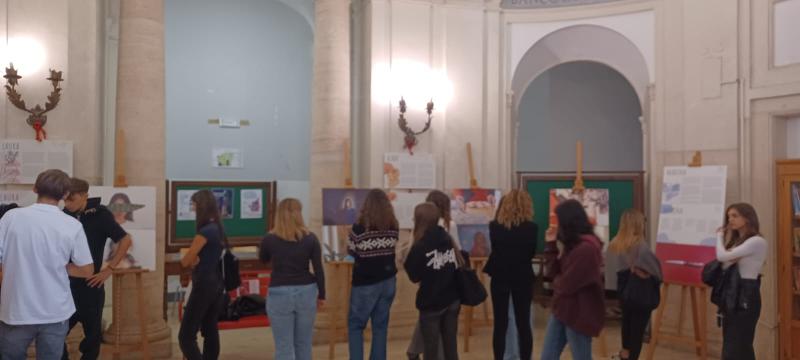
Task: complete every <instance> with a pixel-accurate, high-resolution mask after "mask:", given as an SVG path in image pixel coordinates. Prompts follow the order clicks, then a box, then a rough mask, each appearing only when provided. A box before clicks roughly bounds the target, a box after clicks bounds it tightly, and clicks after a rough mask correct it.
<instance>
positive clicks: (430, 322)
mask: <svg viewBox="0 0 800 360" xmlns="http://www.w3.org/2000/svg"><path fill="white" fill-rule="evenodd" d="M460 308H461V304H460V303H459V302H458V301H456V302H454V303H453V304H451V305H450V306H448V307H446V308H444V309H443V310H439V311H420V313H419V326H420V329H421V331H422V341H423V345H424V351H423V353H422V356H423V358H424V359H425V360H458V343H457V341H458V311H459V309H460ZM440 343H441V346H442V347H443V348H444V359H441V358H440V357H439V348H440V345H439V344H440Z"/></svg>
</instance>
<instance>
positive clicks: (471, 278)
mask: <svg viewBox="0 0 800 360" xmlns="http://www.w3.org/2000/svg"><path fill="white" fill-rule="evenodd" d="M456 283H457V284H458V297H459V298H460V300H461V304H462V305H468V306H478V305H480V304H482V303H483V302H484V301H486V297H487V296H488V294H487V293H486V288H484V287H483V284H481V281H480V280H479V279H478V274H476V273H475V270H473V269H469V268H466V267H460V268H458V269H456Z"/></svg>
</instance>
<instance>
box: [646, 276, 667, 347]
mask: <svg viewBox="0 0 800 360" xmlns="http://www.w3.org/2000/svg"><path fill="white" fill-rule="evenodd" d="M668 296H669V284H666V283H665V284H663V285H662V286H661V304H660V305H659V306H658V310H656V318H655V320H654V321H653V327H652V329H651V332H652V336H651V337H650V345H648V346H647V354H646V357H645V358H646V359H647V360H653V355H654V354H655V352H656V346H658V338H659V336H660V335H661V319H662V318H663V317H664V309H665V308H666V307H667V297H668Z"/></svg>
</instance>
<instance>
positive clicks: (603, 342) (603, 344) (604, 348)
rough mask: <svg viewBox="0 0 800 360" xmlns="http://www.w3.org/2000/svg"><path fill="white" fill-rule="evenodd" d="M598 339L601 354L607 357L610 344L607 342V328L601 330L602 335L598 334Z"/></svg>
mask: <svg viewBox="0 0 800 360" xmlns="http://www.w3.org/2000/svg"><path fill="white" fill-rule="evenodd" d="M597 340H598V341H599V342H600V343H599V344H597V345H598V346H599V347H600V356H601V357H603V358H605V357H607V356H608V344H607V343H606V330H605V329H603V330H602V331H600V335H597Z"/></svg>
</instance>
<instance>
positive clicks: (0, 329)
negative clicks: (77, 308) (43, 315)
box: [0, 320, 69, 360]
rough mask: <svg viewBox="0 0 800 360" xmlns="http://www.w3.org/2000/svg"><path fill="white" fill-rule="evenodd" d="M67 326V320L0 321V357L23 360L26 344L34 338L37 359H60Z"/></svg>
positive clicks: (26, 352) (26, 349)
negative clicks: (39, 321)
mask: <svg viewBox="0 0 800 360" xmlns="http://www.w3.org/2000/svg"><path fill="white" fill-rule="evenodd" d="M68 328H69V323H68V320H64V321H61V322H57V323H51V324H37V325H8V324H6V323H4V322H0V358H2V359H3V360H25V359H26V358H27V357H28V346H30V344H31V342H32V341H34V340H36V358H37V359H40V360H58V359H61V353H62V352H63V350H64V340H66V338H67V330H68Z"/></svg>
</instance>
